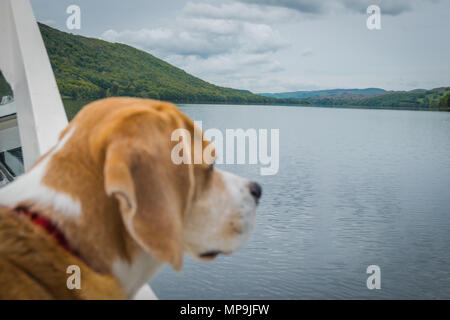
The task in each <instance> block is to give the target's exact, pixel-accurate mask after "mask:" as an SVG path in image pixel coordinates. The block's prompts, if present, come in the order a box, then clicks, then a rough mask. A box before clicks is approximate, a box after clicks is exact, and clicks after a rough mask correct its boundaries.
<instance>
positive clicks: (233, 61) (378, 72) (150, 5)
mask: <svg viewBox="0 0 450 320" xmlns="http://www.w3.org/2000/svg"><path fill="white" fill-rule="evenodd" d="M31 3H32V5H33V9H34V11H35V15H36V17H37V19H38V20H39V21H41V22H44V23H47V24H49V25H50V26H53V27H55V28H57V29H60V30H63V31H68V32H69V31H70V32H72V33H76V34H81V35H85V36H91V37H96V38H102V39H104V40H108V41H112V42H122V43H126V44H129V45H132V46H134V47H137V48H140V49H142V50H145V51H147V52H149V53H151V54H153V55H155V56H157V57H159V58H161V59H164V60H166V61H168V62H170V63H172V64H174V65H176V66H178V67H181V68H182V69H184V70H186V71H187V72H189V73H191V74H193V75H195V76H198V77H200V78H202V79H204V80H207V81H210V82H212V83H215V84H218V85H222V86H227V87H233V88H239V89H248V90H251V91H253V92H282V91H297V90H317V89H330V88H367V87H380V88H384V89H388V90H411V89H416V88H425V89H430V88H434V87H440V86H450V41H448V39H449V38H450V19H448V13H449V12H450V1H448V0H324V1H318V0H190V1H186V0H164V1H160V0H158V1H156V0H129V1H123V0H58V1H55V0H31ZM71 4H77V5H79V6H80V8H81V29H80V30H68V29H67V27H66V20H67V17H68V16H69V15H68V14H67V13H66V9H67V7H68V6H69V5H71ZM371 4H376V5H379V6H380V8H381V14H382V15H381V30H368V28H367V26H366V20H367V14H366V9H367V7H368V6H369V5H371Z"/></svg>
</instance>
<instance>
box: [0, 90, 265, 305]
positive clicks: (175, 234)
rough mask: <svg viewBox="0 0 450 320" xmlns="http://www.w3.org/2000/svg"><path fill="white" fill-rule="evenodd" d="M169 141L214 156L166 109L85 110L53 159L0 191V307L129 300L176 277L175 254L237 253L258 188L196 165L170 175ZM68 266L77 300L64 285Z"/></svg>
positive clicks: (123, 102)
mask: <svg viewBox="0 0 450 320" xmlns="http://www.w3.org/2000/svg"><path fill="white" fill-rule="evenodd" d="M177 129H184V130H187V132H189V133H191V137H197V138H196V139H201V141H197V143H199V144H200V146H201V148H202V149H203V150H204V149H205V148H210V149H211V148H213V145H212V144H210V143H209V142H208V141H204V140H203V136H202V135H201V134H200V135H199V134H198V131H199V130H200V129H199V128H197V127H195V125H194V124H193V122H192V121H191V120H190V119H189V118H188V117H187V116H186V115H184V114H183V113H182V112H180V111H179V110H178V109H177V108H176V107H175V106H174V105H172V104H170V103H166V102H161V101H156V100H148V99H138V98H108V99H103V100H99V101H96V102H93V103H91V104H89V105H87V106H86V107H84V108H83V109H82V110H81V111H80V112H79V113H78V115H77V116H76V117H75V118H74V119H73V121H71V122H70V123H69V125H68V126H67V128H66V129H65V130H64V131H63V132H62V133H61V135H60V138H59V141H58V143H57V145H56V146H55V147H53V148H52V149H51V150H50V151H49V152H47V154H45V155H44V156H43V157H42V158H41V159H40V160H39V161H38V162H37V163H36V164H35V165H34V166H33V167H32V168H31V169H30V170H29V171H28V172H26V173H25V174H24V175H23V176H21V177H20V178H19V179H17V180H16V181H15V182H14V183H11V184H10V185H8V186H6V187H4V188H2V189H0V299H128V298H132V297H133V296H134V295H135V294H136V292H137V291H138V290H139V289H140V288H141V287H142V286H143V285H145V284H146V283H147V282H148V281H149V280H150V278H151V277H152V276H153V275H154V274H155V273H156V271H157V270H158V269H159V268H160V267H161V266H162V265H163V264H164V263H169V264H171V265H172V267H173V268H174V269H175V270H177V271H178V270H180V269H181V267H182V263H183V255H184V254H185V253H186V254H189V255H191V256H193V257H194V258H196V259H198V260H201V261H210V260H213V259H214V258H215V257H216V256H217V255H218V254H231V253H233V252H235V251H236V250H238V249H239V248H241V247H242V246H243V245H244V244H245V242H246V241H247V239H248V238H249V235H250V233H251V230H252V227H253V224H254V219H255V210H256V207H257V204H258V200H259V198H260V197H261V187H260V186H259V185H258V184H257V183H255V182H251V181H248V180H246V179H243V178H241V177H238V176H235V175H232V174H230V173H227V172H223V171H220V170H218V169H215V168H214V166H213V165H212V164H209V163H206V162H205V161H189V162H188V163H182V164H176V163H174V161H172V158H171V153H172V152H173V149H174V147H175V146H176V145H177V142H176V141H172V139H171V134H172V132H173V131H174V130H177ZM196 130H197V134H194V131H196ZM188 145H189V146H190V149H187V156H188V157H189V158H190V159H191V158H192V157H194V147H193V145H194V144H188ZM185 151H186V150H185ZM189 151H190V152H189ZM184 156H186V155H184ZM191 160H193V159H191ZM70 266H76V267H77V268H79V274H80V278H81V280H80V288H69V287H70V286H68V285H67V284H68V278H69V277H70V276H71V274H70V273H68V268H69V267H70Z"/></svg>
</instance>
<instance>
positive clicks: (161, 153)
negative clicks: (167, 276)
mask: <svg viewBox="0 0 450 320" xmlns="http://www.w3.org/2000/svg"><path fill="white" fill-rule="evenodd" d="M70 126H76V129H77V131H79V129H80V128H79V126H89V132H90V138H89V149H90V154H91V156H92V158H93V159H94V160H95V163H97V164H98V166H102V171H103V180H104V188H105V192H106V194H107V195H108V196H110V197H111V198H114V199H116V201H117V203H118V205H119V207H120V213H121V215H122V221H123V224H124V225H125V228H126V230H127V231H128V233H129V234H130V236H131V237H132V238H133V239H134V241H136V243H137V244H138V245H139V246H140V247H141V248H142V249H143V250H144V251H146V252H148V253H150V254H151V255H153V256H154V257H155V258H157V259H159V260H161V261H163V262H168V263H170V264H171V265H172V266H173V267H174V268H175V269H177V270H179V269H180V268H181V266H182V260H183V254H184V253H188V254H190V255H192V256H194V257H195V258H198V259H200V260H205V261H206V260H211V259H213V258H214V257H215V256H217V255H218V254H219V253H223V254H230V253H232V252H234V251H236V250H237V249H239V248H240V247H242V245H243V244H244V243H245V242H246V240H247V239H248V237H249V235H250V233H251V230H252V226H253V223H254V218H255V209H256V206H257V202H258V200H259V198H260V196H261V188H260V187H259V185H258V184H256V183H254V182H251V181H248V180H246V179H243V178H240V177H238V176H235V175H232V174H230V173H226V172H223V171H220V170H217V169H215V168H214V164H213V161H212V160H211V159H208V157H205V158H206V159H204V158H203V157H202V156H200V158H198V157H199V152H198V150H197V152H196V150H195V149H196V148H197V149H199V150H200V154H201V155H203V154H209V155H213V156H214V146H213V145H212V144H210V143H209V142H207V141H203V136H202V134H201V132H200V129H199V128H197V127H195V125H194V124H193V122H192V121H191V120H190V119H189V118H188V117H186V116H185V115H184V114H183V113H181V112H180V111H179V110H178V109H177V108H176V107H175V106H174V105H172V104H169V103H164V102H160V101H155V100H144V99H131V98H117V99H107V100H102V101H99V102H96V103H93V104H91V105H89V106H87V107H85V108H84V109H83V110H82V111H81V112H80V113H79V115H78V116H77V117H76V118H75V119H74V121H73V122H72V123H71V125H70ZM69 129H70V127H69V128H68V130H69ZM180 129H182V130H181V132H185V133H186V134H184V135H183V134H182V135H180V136H179V139H178V140H177V139H175V141H173V140H174V139H173V134H174V132H180ZM177 130H178V131H177ZM80 131H81V130H80ZM85 131H87V130H85ZM191 139H192V140H191ZM194 139H196V140H197V141H193V140H194ZM206 151H207V152H206ZM174 155H177V156H181V157H182V158H183V159H184V160H185V161H183V163H177V161H174Z"/></svg>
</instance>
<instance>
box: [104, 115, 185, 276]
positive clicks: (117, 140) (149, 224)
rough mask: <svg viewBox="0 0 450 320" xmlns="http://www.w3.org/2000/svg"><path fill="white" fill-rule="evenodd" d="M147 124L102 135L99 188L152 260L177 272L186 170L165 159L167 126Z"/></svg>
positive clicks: (180, 257) (168, 150)
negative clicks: (105, 137)
mask: <svg viewBox="0 0 450 320" xmlns="http://www.w3.org/2000/svg"><path fill="white" fill-rule="evenodd" d="M150 123H151V122H149V123H148V125H146V124H143V122H142V121H141V123H138V124H137V123H127V124H125V123H124V125H126V126H127V128H128V129H127V132H126V133H125V134H117V132H116V133H115V134H114V137H113V138H111V139H108V140H109V141H110V143H109V144H108V145H107V147H106V150H105V160H104V161H105V162H104V183H105V191H106V193H107V194H108V195H109V196H113V197H115V198H116V199H117V201H118V202H119V206H120V211H121V214H122V219H123V222H124V224H125V226H126V228H127V230H128V232H129V233H130V234H131V236H132V237H133V238H134V240H135V241H136V242H137V243H138V244H139V245H140V246H141V247H143V248H144V250H146V251H147V252H149V253H150V254H152V255H153V256H154V257H155V258H157V259H159V260H161V261H164V262H168V263H170V264H171V265H172V266H173V268H174V269H175V270H180V269H181V267H182V262H183V239H182V237H183V230H182V223H183V215H184V211H185V210H186V208H188V206H189V204H190V200H191V199H190V197H191V190H192V189H191V188H192V187H193V186H192V183H193V181H192V176H191V174H192V173H191V172H190V170H192V168H190V167H189V166H188V165H176V164H174V163H173V162H172V161H171V157H170V155H171V147H172V146H171V141H170V130H167V129H166V128H164V125H162V124H161V123H158V124H155V123H154V126H153V127H152V128H147V129H148V130H146V129H145V126H147V127H149V126H151V124H150ZM130 126H131V127H130ZM142 126H144V129H142ZM130 128H132V129H131V130H130ZM133 128H134V129H133ZM136 128H138V129H136Z"/></svg>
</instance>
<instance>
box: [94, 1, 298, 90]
mask: <svg viewBox="0 0 450 320" xmlns="http://www.w3.org/2000/svg"><path fill="white" fill-rule="evenodd" d="M272 9H273V8H272ZM295 15H297V13H294V14H293V12H292V10H288V9H285V8H282V9H277V10H272V11H270V10H267V8H260V7H259V6H254V5H247V4H242V3H238V2H234V3H231V4H222V5H220V6H213V5H211V4H206V3H196V4H194V3H190V2H189V3H188V4H187V5H186V6H185V7H184V9H183V11H182V14H181V15H179V16H178V18H177V19H175V20H174V22H173V23H172V25H169V26H168V27H166V28H155V29H140V30H123V31H116V30H108V31H106V32H104V33H103V35H102V38H103V39H104V40H107V41H111V42H121V43H126V44H129V45H132V46H135V47H138V48H140V49H143V50H145V51H148V52H150V53H152V54H155V55H156V56H158V57H160V58H163V59H165V60H166V61H168V62H169V63H172V64H174V65H176V66H178V67H180V68H182V69H184V70H186V71H187V72H189V73H192V74H194V75H196V76H198V77H201V78H203V79H205V80H207V81H212V82H214V83H216V84H219V85H225V86H227V85H229V86H231V85H232V86H234V87H239V88H252V89H253V87H242V86H240V85H239V84H241V77H244V76H245V74H247V76H248V75H251V74H259V75H260V76H261V75H262V74H264V73H274V72H278V71H280V70H282V69H283V67H282V65H281V63H280V62H279V61H277V60H276V59H275V58H274V53H276V52H278V51H279V50H281V49H283V48H286V47H288V46H289V43H287V42H286V41H284V40H283V37H282V36H281V34H279V32H278V31H277V30H275V29H274V28H273V27H272V26H271V25H270V23H269V22H270V21H276V20H281V21H283V19H289V18H290V17H293V16H295ZM247 18H248V19H247ZM268 21H269V22H268Z"/></svg>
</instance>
